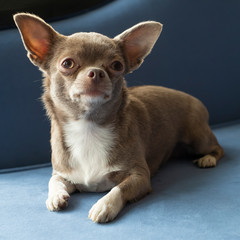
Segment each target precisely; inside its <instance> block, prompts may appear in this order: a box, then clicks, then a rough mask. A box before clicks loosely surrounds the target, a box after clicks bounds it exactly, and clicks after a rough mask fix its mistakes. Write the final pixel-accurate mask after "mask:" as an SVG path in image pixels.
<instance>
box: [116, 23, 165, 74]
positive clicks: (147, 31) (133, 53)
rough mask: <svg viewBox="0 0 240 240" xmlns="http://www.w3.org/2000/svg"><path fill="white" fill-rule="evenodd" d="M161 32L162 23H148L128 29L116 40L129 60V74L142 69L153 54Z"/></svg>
mask: <svg viewBox="0 0 240 240" xmlns="http://www.w3.org/2000/svg"><path fill="white" fill-rule="evenodd" d="M161 31H162V24H161V23H159V22H154V21H147V22H142V23H139V24H137V25H135V26H133V27H132V28H129V29H127V30H126V31H124V32H123V33H121V34H120V35H118V36H116V37H115V38H114V40H116V41H118V42H119V43H120V46H121V48H122V50H123V53H124V56H125V58H126V60H127V65H128V69H127V70H128V71H127V72H132V71H133V70H135V69H137V68H139V67H140V65H141V64H142V62H143V60H144V58H145V57H146V56H147V55H148V54H149V53H150V52H151V50H152V48H153V46H154V44H155V42H156V41H157V39H158V37H159V35H160V33H161Z"/></svg>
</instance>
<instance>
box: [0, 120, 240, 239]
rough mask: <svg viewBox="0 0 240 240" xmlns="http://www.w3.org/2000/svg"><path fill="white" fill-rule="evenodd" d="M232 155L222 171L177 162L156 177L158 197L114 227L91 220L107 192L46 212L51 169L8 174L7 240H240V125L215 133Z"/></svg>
mask: <svg viewBox="0 0 240 240" xmlns="http://www.w3.org/2000/svg"><path fill="white" fill-rule="evenodd" d="M214 133H215V134H216V136H217V138H218V140H219V142H220V144H221V145H222V146H223V148H224V149H225V156H224V158H223V159H222V160H221V161H220V162H219V164H218V166H217V167H216V168H209V169H200V168H198V167H196V166H194V165H193V164H192V162H191V161H190V160H187V159H185V160H184V159H181V160H179V159H178V160H172V161H169V162H168V163H167V164H166V165H164V166H163V167H162V168H161V169H160V170H159V172H158V173H157V174H156V175H155V176H154V177H153V179H152V186H153V192H152V193H151V194H150V195H148V196H147V197H145V198H144V199H142V200H141V201H139V202H137V203H133V204H128V205H127V206H126V207H125V208H124V210H123V211H122V212H121V214H120V215H119V216H118V217H117V219H115V221H113V222H112V223H107V224H96V223H93V222H92V221H91V220H89V219H88V211H89V210H90V208H91V206H92V205H93V204H94V203H95V202H96V201H97V200H98V199H99V198H100V197H102V196H103V195H104V194H105V193H75V194H73V195H72V196H71V198H70V200H69V206H68V208H67V209H66V210H64V211H60V212H49V211H48V210H47V208H46V206H45V200H46V198H47V193H48V181H49V178H50V176H51V171H52V169H51V167H50V166H45V167H41V168H34V169H28V170H21V169H15V170H14V171H6V170H4V172H3V171H2V173H1V174H0V189H1V190H0V193H1V198H0V206H1V208H0V229H1V231H0V239H4V240H8V239H14V240H21V239H23V240H28V239H31V240H32V239H34V240H35V239H36V240H40V239H43V240H46V239H50V240H55V239H56V240H58V239H71V240H75V239H94V240H96V239H98V240H101V239H104V240H108V239H109V240H112V239H115V240H117V239H138V240H140V239H143V240H146V239H161V240H164V239H166V240H192V239H194V240H198V239H199V240H202V239H207V240H219V239H231V240H234V239H240V229H239V223H240V208H239V206H240V191H239V186H240V141H239V139H240V123H238V124H231V125H228V126H223V127H220V128H215V129H214Z"/></svg>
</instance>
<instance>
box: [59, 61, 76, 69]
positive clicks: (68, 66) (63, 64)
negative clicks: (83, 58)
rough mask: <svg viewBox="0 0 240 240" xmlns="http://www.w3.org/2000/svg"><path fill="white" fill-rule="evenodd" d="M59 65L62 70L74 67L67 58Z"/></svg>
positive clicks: (72, 62)
mask: <svg viewBox="0 0 240 240" xmlns="http://www.w3.org/2000/svg"><path fill="white" fill-rule="evenodd" d="M61 65H62V67H63V68H66V69H72V68H73V67H74V66H75V63H74V61H73V60H72V59H71V58H67V59H65V60H63V62H62V64H61Z"/></svg>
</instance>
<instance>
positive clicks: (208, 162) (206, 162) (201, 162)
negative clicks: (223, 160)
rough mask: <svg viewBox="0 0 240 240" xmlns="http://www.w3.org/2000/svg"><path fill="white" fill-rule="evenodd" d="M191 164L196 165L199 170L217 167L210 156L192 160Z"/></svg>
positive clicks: (214, 160) (215, 161) (214, 159)
mask: <svg viewBox="0 0 240 240" xmlns="http://www.w3.org/2000/svg"><path fill="white" fill-rule="evenodd" d="M193 163H196V164H197V165H198V167H200V168H209V167H215V166H216V165H217V160H216V158H215V157H213V156H211V155H206V156H204V157H202V158H199V159H197V160H194V161H193Z"/></svg>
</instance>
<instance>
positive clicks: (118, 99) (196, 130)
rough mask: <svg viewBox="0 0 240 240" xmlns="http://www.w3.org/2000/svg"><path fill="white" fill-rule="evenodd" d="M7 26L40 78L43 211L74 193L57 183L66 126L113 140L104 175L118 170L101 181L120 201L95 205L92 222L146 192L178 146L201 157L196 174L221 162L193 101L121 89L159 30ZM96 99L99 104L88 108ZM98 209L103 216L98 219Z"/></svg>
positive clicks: (153, 26) (21, 18)
mask: <svg viewBox="0 0 240 240" xmlns="http://www.w3.org/2000/svg"><path fill="white" fill-rule="evenodd" d="M14 19H15V22H16V24H17V26H18V28H19V31H20V33H21V36H22V39H23V42H24V45H25V47H26V49H27V51H28V56H29V58H30V60H31V61H32V62H33V64H35V65H37V66H38V67H39V68H40V70H41V71H43V73H44V76H45V78H44V80H43V85H44V94H43V97H42V99H43V102H44V105H45V108H46V111H47V114H48V116H49V118H50V120H51V147H52V165H53V177H52V178H51V180H50V182H49V199H48V201H47V206H48V208H49V209H50V210H60V209H62V208H64V207H66V206H67V200H68V198H69V194H70V193H71V192H73V191H75V190H76V189H80V188H81V187H80V185H81V184H80V183H79V184H80V185H78V184H75V183H73V182H70V181H67V180H66V179H64V178H63V177H61V176H60V175H59V173H62V174H66V175H71V174H73V171H74V170H75V169H74V167H73V166H72V165H71V164H70V158H71V152H70V149H69V147H68V146H67V143H66V139H65V138H66V136H65V134H64V126H65V124H66V123H69V122H74V121H77V120H79V119H84V120H86V121H87V122H91V123H94V124H96V125H97V126H100V127H102V128H104V129H105V128H108V126H111V128H112V129H113V132H114V145H113V147H112V148H111V150H110V151H109V152H108V156H109V157H108V159H107V160H106V161H107V166H109V168H110V167H113V168H114V167H116V166H117V167H118V170H114V171H110V172H109V173H108V180H109V181H111V182H113V183H114V185H115V186H117V187H118V189H119V190H120V198H121V199H120V202H119V204H117V202H118V201H119V200H118V199H119V198H118V197H117V196H118V195H117V193H118V190H116V191H111V192H110V193H109V194H108V195H106V196H105V198H104V199H103V200H102V202H101V200H100V201H99V202H98V203H97V204H96V206H95V207H93V208H92V210H91V211H90V214H89V217H90V218H91V219H92V220H93V221H96V222H107V221H111V220H113V219H114V218H115V217H116V215H117V214H118V212H119V211H120V210H121V208H122V207H123V206H124V204H125V203H126V202H128V201H135V200H138V199H139V198H142V197H144V196H145V195H146V194H147V193H149V192H151V184H150V177H151V176H152V175H153V174H154V173H156V171H157V170H158V168H159V167H160V165H161V164H162V163H164V162H165V161H166V160H168V159H169V158H170V156H171V155H172V153H173V152H174V149H175V147H176V145H177V144H178V143H183V144H186V145H189V146H190V147H191V148H192V150H193V151H194V153H196V154H199V155H202V157H201V158H200V159H198V160H196V162H197V163H198V166H199V167H214V166H215V165H216V163H217V161H218V160H219V159H220V158H221V157H222V156H223V149H222V148H221V147H220V145H219V144H218V142H217V140H216V138H215V136H214V135H213V133H212V131H211V129H210V127H209V125H208V112H207V110H206V108H205V107H204V106H203V104H202V103H201V102H200V101H199V100H197V99H196V98H194V97H192V96H190V95H188V94H186V93H183V92H180V91H175V90H171V89H168V88H163V87H156V86H141V87H133V88H127V87H126V83H125V80H124V75H125V74H127V73H130V72H132V71H134V70H136V69H137V68H138V67H139V66H140V65H141V64H142V62H143V60H144V58H145V57H146V56H147V55H148V54H149V53H150V51H151V49H152V47H153V45H154V44H155V42H156V40H157V38H158V36H159V35H160V33H161V30H162V25H161V24H160V23H157V22H151V21H149V22H144V23H140V24H138V25H136V26H134V27H132V28H131V29H128V30H126V31H125V32H124V33H122V34H120V35H118V36H117V37H115V38H113V39H110V38H108V37H106V36H103V35H101V34H98V33H77V34H73V35H71V36H63V35H61V34H59V33H57V32H56V31H55V30H53V28H52V27H50V26H49V25H48V24H46V23H45V22H44V21H43V20H42V19H40V18H39V17H37V16H35V15H31V14H17V15H15V17H14ZM34 28H36V29H37V30H38V32H37V33H36V32H34ZM31 29H32V30H31ZM143 36H145V37H143ZM64 59H67V60H64ZM71 64H72V65H73V67H71V68H68V66H72V65H71ZM65 65H66V66H67V68H66V67H65ZM96 94H97V96H99V95H100V97H101V101H100V102H95V100H93V99H96V98H95V95H96ZM85 97H86V98H85ZM84 99H85V100H84ZM89 99H90V100H89ZM95 164H98V163H95ZM60 186H64V187H63V189H62V190H61V191H60V190H59V189H60ZM80 190H81V189H80ZM54 191H55V192H54ZM103 203H104V204H105V205H104V204H103ZM101 204H102V205H101ZM114 205H119V208H118V209H115V208H114ZM100 206H104V209H105V210H103V211H102V212H101V211H99V208H100ZM96 209H98V211H97V210H96ZM114 209H115V210H114Z"/></svg>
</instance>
